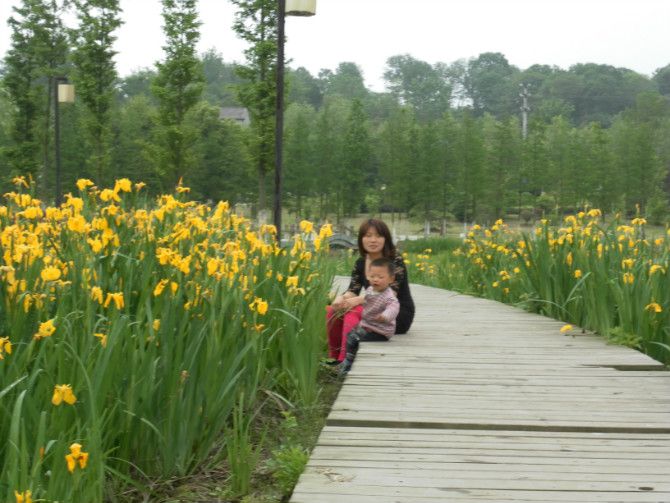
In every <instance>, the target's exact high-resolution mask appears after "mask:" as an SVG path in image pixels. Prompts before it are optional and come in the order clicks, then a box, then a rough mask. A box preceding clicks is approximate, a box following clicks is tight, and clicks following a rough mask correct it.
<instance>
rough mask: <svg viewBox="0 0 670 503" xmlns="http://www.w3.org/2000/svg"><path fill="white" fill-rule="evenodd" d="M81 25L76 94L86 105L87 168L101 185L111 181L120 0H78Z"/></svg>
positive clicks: (77, 35)
mask: <svg viewBox="0 0 670 503" xmlns="http://www.w3.org/2000/svg"><path fill="white" fill-rule="evenodd" d="M75 5H76V7H77V17H78V18H79V26H78V27H77V29H76V30H73V32H72V34H73V37H72V38H73V40H74V44H75V49H74V51H73V54H72V61H73V63H74V67H75V82H76V84H77V94H78V97H79V100H81V101H82V102H83V103H84V105H85V107H86V115H85V118H84V126H85V131H86V140H87V143H88V145H89V149H88V150H89V151H90V157H89V158H88V159H87V164H88V168H89V170H90V171H91V172H93V173H95V178H96V181H97V183H98V184H105V183H108V182H109V180H106V179H105V175H108V173H109V170H110V169H109V168H110V160H111V124H110V120H111V109H112V106H113V104H114V93H115V84H116V80H117V73H116V65H115V63H114V59H113V58H114V55H115V54H116V51H114V50H113V49H112V45H113V43H114V41H115V40H116V37H115V36H114V35H113V33H114V31H115V30H116V29H117V28H118V27H119V26H121V19H120V18H119V13H120V12H121V8H120V7H119V0H75Z"/></svg>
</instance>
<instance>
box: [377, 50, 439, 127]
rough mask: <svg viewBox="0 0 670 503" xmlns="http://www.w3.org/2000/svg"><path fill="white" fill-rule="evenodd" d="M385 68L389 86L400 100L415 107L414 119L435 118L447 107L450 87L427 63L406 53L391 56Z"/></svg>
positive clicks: (385, 76)
mask: <svg viewBox="0 0 670 503" xmlns="http://www.w3.org/2000/svg"><path fill="white" fill-rule="evenodd" d="M386 67H387V68H386V71H385V72H384V79H385V80H386V82H387V86H388V89H389V90H390V91H391V93H392V94H393V95H394V96H396V97H397V98H398V99H399V100H400V101H401V103H403V104H406V105H409V106H412V107H414V110H415V113H416V116H417V119H419V120H424V121H426V120H430V119H437V118H439V117H441V116H442V114H444V112H446V111H447V110H448V109H449V100H450V98H451V88H450V86H449V84H448V81H447V79H446V78H445V77H444V76H443V75H442V74H441V73H440V72H439V71H437V70H436V69H435V68H433V67H432V66H431V65H430V64H428V63H426V62H425V61H421V60H418V59H415V58H413V57H412V56H410V55H409V54H405V55H401V56H392V57H390V58H389V59H388V60H387V61H386Z"/></svg>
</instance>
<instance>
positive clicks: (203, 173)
mask: <svg viewBox="0 0 670 503" xmlns="http://www.w3.org/2000/svg"><path fill="white" fill-rule="evenodd" d="M188 120H189V122H192V123H193V124H192V125H193V128H195V129H196V130H197V131H198V141H197V144H196V147H197V148H196V151H197V152H198V163H197V168H196V171H195V173H194V175H195V176H194V177H193V180H192V182H191V183H190V185H191V187H192V188H193V192H194V196H196V197H200V198H203V199H206V200H210V201H221V200H225V201H229V202H230V203H231V204H235V203H238V202H242V201H251V200H252V195H255V184H254V180H253V179H254V176H253V175H254V173H253V169H252V168H253V166H252V164H251V158H250V157H249V152H248V148H247V146H246V140H247V137H248V135H249V129H248V128H246V127H244V126H240V125H239V124H236V123H235V122H234V121H232V120H230V119H228V120H221V119H219V107H215V106H212V105H209V104H208V103H205V102H200V103H199V104H198V105H197V106H196V107H195V109H194V110H193V112H192V113H190V114H189V116H188Z"/></svg>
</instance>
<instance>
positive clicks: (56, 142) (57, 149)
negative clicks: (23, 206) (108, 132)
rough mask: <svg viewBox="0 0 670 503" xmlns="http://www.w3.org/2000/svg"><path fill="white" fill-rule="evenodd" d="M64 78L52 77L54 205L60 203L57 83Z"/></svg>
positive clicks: (57, 205)
mask: <svg viewBox="0 0 670 503" xmlns="http://www.w3.org/2000/svg"><path fill="white" fill-rule="evenodd" d="M63 80H64V79H63V78H62V77H56V78H54V145H55V150H56V197H55V200H56V207H59V206H60V203H61V187H60V116H59V110H58V109H59V108H60V107H59V99H58V98H59V97H58V85H59V83H60V82H61V81H63Z"/></svg>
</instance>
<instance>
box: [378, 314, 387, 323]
mask: <svg viewBox="0 0 670 503" xmlns="http://www.w3.org/2000/svg"><path fill="white" fill-rule="evenodd" d="M375 321H379V322H381V323H386V318H384V315H383V314H380V315H379V316H377V317H376V318H375Z"/></svg>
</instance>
